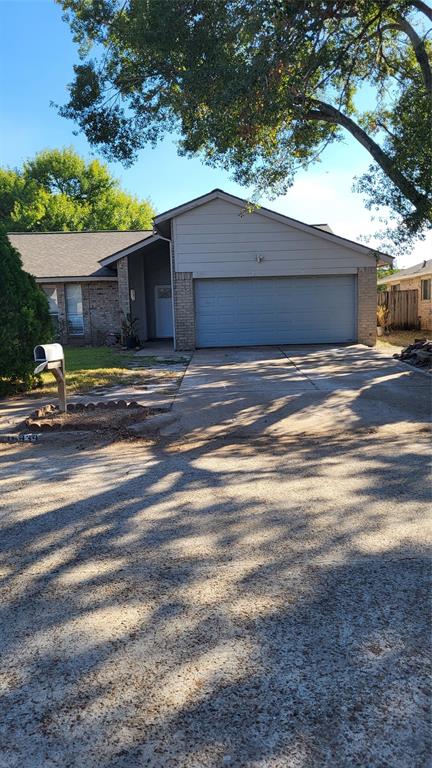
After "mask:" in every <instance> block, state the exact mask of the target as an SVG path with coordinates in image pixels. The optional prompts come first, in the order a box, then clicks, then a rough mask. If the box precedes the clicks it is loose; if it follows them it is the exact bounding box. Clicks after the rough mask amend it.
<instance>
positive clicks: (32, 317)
mask: <svg viewBox="0 0 432 768" xmlns="http://www.w3.org/2000/svg"><path fill="white" fill-rule="evenodd" d="M51 338H52V327H51V319H50V315H49V311H48V301H47V298H46V296H45V294H44V293H43V292H42V291H41V290H40V288H39V287H38V286H37V284H36V282H35V279H34V278H33V277H32V276H31V275H29V274H28V273H27V272H24V270H23V268H22V263H21V259H20V256H19V253H18V252H17V251H16V250H15V249H14V248H13V247H12V246H11V244H10V242H9V240H8V238H7V235H6V233H5V232H4V231H0V388H1V389H2V390H3V391H5V390H6V391H13V390H16V389H20V388H24V389H27V388H28V387H29V386H31V385H32V383H33V382H34V376H33V369H34V361H33V349H34V347H35V346H36V344H43V343H46V342H49V341H50V340H51Z"/></svg>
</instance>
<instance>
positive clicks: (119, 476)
mask: <svg viewBox="0 0 432 768" xmlns="http://www.w3.org/2000/svg"><path fill="white" fill-rule="evenodd" d="M428 454H429V447H428V444H427V443H426V442H425V441H422V440H418V441H415V442H412V443H409V442H407V441H402V440H398V439H397V438H395V437H392V438H389V437H386V438H382V439H381V440H380V442H379V446H378V445H377V441H376V439H373V438H372V437H367V436H366V437H365V436H363V437H361V436H351V437H347V439H346V440H344V441H340V440H332V439H329V438H327V439H321V440H318V439H312V438H311V439H309V440H303V441H292V442H290V443H287V442H283V441H273V442H272V443H271V444H269V443H268V442H267V443H265V442H264V443H260V442H259V441H257V443H256V444H253V443H252V442H249V441H248V442H242V441H235V440H234V437H231V438H230V437H228V438H227V439H226V440H225V441H211V442H208V443H206V444H205V445H201V446H196V445H195V446H194V445H192V444H190V445H187V444H183V445H181V446H176V445H173V444H168V445H166V446H163V445H159V446H146V447H143V446H139V444H134V443H131V444H129V445H124V446H121V445H120V446H119V445H117V446H111V447H107V448H104V449H100V450H99V451H92V450H89V451H85V452H76V451H73V450H71V449H64V450H61V451H58V452H57V454H55V455H54V454H53V452H52V451H51V452H50V451H47V450H41V451H39V449H36V448H29V449H28V450H24V451H22V452H21V453H19V451H14V450H11V451H10V452H8V453H5V454H2V462H3V470H4V472H5V475H6V478H5V481H4V483H3V492H4V493H3V498H4V500H5V501H7V502H8V508H7V510H6V509H5V511H4V514H3V517H2V530H1V537H0V551H1V564H2V573H3V584H2V590H1V624H2V627H3V642H2V652H3V662H2V670H3V698H2V707H3V718H2V722H3V725H2V727H1V730H0V733H1V753H0V765H4V766H7V767H8V768H15V766H16V767H17V768H18V766H20V768H39V766H41V768H42V766H43V768H51V766H73V767H75V766H77V767H78V766H82V765H85V766H86V768H87V766H88V768H93V766H97V767H98V768H135V766H138V765H139V766H141V765H146V766H147V765H149V766H193V767H194V768H198V766H200V768H201V766H211V768H213V766H220V765H238V766H253V767H254V768H256V766H260V767H261V766H271V768H275V767H276V766H284V768H285V766H288V768H291V766H293V768H294V767H295V768H297V766H308V768H309V767H310V766H312V767H313V768H314V767H315V766H317V767H318V766H326V765H328V766H344V767H345V766H350V765H356V764H357V765H370V766H385V765H389V766H392V768H394V767H399V766H400V768H402V767H404V768H405V766H406V765H410V766H411V765H412V766H423V765H424V766H426V765H427V760H428V749H429V746H430V745H429V743H428V711H427V707H428V691H427V683H426V681H427V652H426V647H427V645H428V631H429V628H428V624H429V609H428V594H427V579H428V577H429V575H430V565H429V562H430V561H429V560H428V558H427V551H426V547H425V542H424V529H423V525H424V519H425V517H426V515H427V512H428V503H429V500H430V499H429V489H428V486H427V484H426V482H425V477H426V476H427V474H426V473H427V464H428ZM18 456H20V457H21V461H20V463H19V466H17V465H16V464H15V465H14V458H15V459H16V458H17V457H18ZM47 479H48V480H47Z"/></svg>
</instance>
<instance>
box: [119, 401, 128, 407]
mask: <svg viewBox="0 0 432 768" xmlns="http://www.w3.org/2000/svg"><path fill="white" fill-rule="evenodd" d="M117 405H118V407H119V408H127V402H126V400H117Z"/></svg>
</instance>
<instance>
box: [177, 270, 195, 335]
mask: <svg viewBox="0 0 432 768" xmlns="http://www.w3.org/2000/svg"><path fill="white" fill-rule="evenodd" d="M173 288H174V322H175V346H176V349H178V350H187V349H194V348H195V307H194V291H193V279H192V272H174V273H173Z"/></svg>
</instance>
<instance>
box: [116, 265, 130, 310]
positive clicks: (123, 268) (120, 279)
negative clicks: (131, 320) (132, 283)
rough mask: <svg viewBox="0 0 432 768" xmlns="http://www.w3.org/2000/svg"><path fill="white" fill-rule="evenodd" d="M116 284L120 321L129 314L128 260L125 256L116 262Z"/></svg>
mask: <svg viewBox="0 0 432 768" xmlns="http://www.w3.org/2000/svg"><path fill="white" fill-rule="evenodd" d="M117 284H118V307H119V311H120V321H122V320H123V318H125V317H126V315H129V314H130V311H131V305H130V291H129V261H128V257H127V256H123V258H122V259H119V260H118V262H117Z"/></svg>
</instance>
